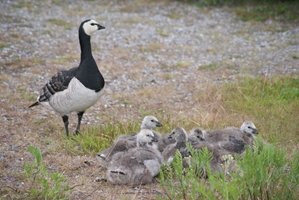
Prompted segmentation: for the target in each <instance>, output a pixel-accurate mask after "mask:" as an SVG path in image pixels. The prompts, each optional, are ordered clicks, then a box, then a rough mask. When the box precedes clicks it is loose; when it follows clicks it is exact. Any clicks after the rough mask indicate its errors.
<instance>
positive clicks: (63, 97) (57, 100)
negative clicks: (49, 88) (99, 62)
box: [49, 77, 104, 115]
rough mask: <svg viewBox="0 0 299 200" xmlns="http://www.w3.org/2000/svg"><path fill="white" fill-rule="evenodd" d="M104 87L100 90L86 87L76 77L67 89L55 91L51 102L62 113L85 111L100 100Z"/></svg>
mask: <svg viewBox="0 0 299 200" xmlns="http://www.w3.org/2000/svg"><path fill="white" fill-rule="evenodd" d="M103 89H104V88H103ZM103 89H102V90H101V91H99V92H95V91H94V90H91V89H88V88H86V87H85V86H84V85H83V84H82V83H81V82H80V81H79V80H78V79H77V78H75V77H74V78H73V79H72V80H71V81H70V83H69V86H68V88H67V89H65V90H63V91H61V92H57V93H55V94H54V95H53V96H52V97H51V98H50V101H49V104H50V106H51V107H52V108H53V109H54V110H55V111H56V112H58V113H59V114H60V115H68V114H70V113H71V112H80V111H85V110H86V109H87V108H89V107H91V106H92V105H94V104H95V103H96V102H97V101H98V100H99V98H100V97H101V95H102V94H103Z"/></svg>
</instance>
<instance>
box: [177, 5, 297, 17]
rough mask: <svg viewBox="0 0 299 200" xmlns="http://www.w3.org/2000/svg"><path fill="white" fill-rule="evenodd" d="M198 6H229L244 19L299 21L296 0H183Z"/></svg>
mask: <svg viewBox="0 0 299 200" xmlns="http://www.w3.org/2000/svg"><path fill="white" fill-rule="evenodd" d="M181 1H183V2H186V3H191V4H195V5H197V6H229V7H233V8H234V10H235V14H236V15H237V16H238V17H239V18H240V19H241V20H243V21H251V20H253V21H265V20H267V19H273V20H279V21H298V19H299V2H298V1H295V0H285V1H281V0H263V1H258V0H181Z"/></svg>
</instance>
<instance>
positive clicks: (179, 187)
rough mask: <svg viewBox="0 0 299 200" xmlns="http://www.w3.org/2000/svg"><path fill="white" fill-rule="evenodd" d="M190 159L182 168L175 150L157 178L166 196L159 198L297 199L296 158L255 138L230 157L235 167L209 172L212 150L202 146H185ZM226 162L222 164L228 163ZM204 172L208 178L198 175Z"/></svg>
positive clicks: (298, 171)
mask: <svg viewBox="0 0 299 200" xmlns="http://www.w3.org/2000/svg"><path fill="white" fill-rule="evenodd" d="M188 148H189V150H190V152H191V155H192V162H188V161H187V162H188V163H189V167H188V168H185V169H184V168H183V167H182V164H183V158H182V157H181V154H180V153H179V152H177V154H176V156H175V158H174V160H173V163H172V168H169V167H167V170H165V168H162V169H161V170H160V177H159V179H158V181H159V183H160V184H161V186H162V188H163V189H164V192H165V193H166V196H162V197H160V196H157V198H158V199H209V200H216V199H225V200H230V199H233V200H234V199H236V200H237V199H250V200H254V199H298V198H299V188H298V181H299V157H298V152H296V151H294V153H293V156H292V158H290V159H287V155H286V152H285V150H283V149H279V148H277V147H275V146H274V145H270V144H268V145H264V144H263V142H262V141H260V140H256V142H255V145H254V147H253V150H251V149H250V148H247V149H246V152H245V153H244V155H243V156H236V157H235V160H230V162H229V163H230V164H232V163H235V164H236V165H235V170H234V171H232V172H230V173H227V172H225V171H219V172H215V173H212V172H211V168H210V165H209V163H210V161H211V160H212V156H213V155H212V153H211V152H209V151H208V149H207V148H204V149H203V150H201V151H195V150H194V149H192V147H191V145H190V146H189V147H188ZM227 164H228V163H225V165H227ZM198 172H205V173H206V174H207V178H203V177H202V176H201V175H202V173H198Z"/></svg>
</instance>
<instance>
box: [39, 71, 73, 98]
mask: <svg viewBox="0 0 299 200" xmlns="http://www.w3.org/2000/svg"><path fill="white" fill-rule="evenodd" d="M76 70H77V67H75V68H72V69H70V70H63V71H60V72H58V73H57V74H55V75H54V76H53V77H52V78H51V79H50V80H49V81H48V82H47V83H46V85H45V86H44V87H43V88H42V93H41V95H40V97H39V99H38V101H39V102H43V101H49V99H50V98H51V96H52V95H54V94H55V93H56V92H60V91H63V90H65V89H66V88H67V86H68V84H69V83H70V81H71V79H72V78H73V77H75V74H76Z"/></svg>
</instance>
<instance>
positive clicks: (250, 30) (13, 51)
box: [0, 0, 299, 199]
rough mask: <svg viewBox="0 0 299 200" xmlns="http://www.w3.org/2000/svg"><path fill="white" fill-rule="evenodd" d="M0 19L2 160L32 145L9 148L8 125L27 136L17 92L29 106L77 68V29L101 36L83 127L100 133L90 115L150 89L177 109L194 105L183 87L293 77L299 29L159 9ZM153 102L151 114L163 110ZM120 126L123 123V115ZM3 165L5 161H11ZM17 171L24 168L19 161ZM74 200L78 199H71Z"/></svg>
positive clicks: (224, 13) (217, 11) (47, 10)
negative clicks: (100, 89) (95, 26)
mask: <svg viewBox="0 0 299 200" xmlns="http://www.w3.org/2000/svg"><path fill="white" fill-rule="evenodd" d="M0 16H1V19H0V21H1V24H0V34H1V39H0V55H1V56H0V70H1V71H0V86H1V91H2V90H3V91H4V92H3V93H2V94H1V101H0V105H1V106H0V107H1V108H0V110H1V119H0V120H2V121H0V123H1V124H4V127H2V128H0V129H1V132H2V133H1V138H0V139H1V140H3V141H4V142H5V144H9V145H6V146H5V145H2V147H1V152H0V153H1V154H0V159H4V158H5V157H7V156H8V153H7V152H6V151H7V149H8V148H9V149H10V151H12V146H13V145H14V148H16V149H18V150H17V152H20V151H23V150H24V148H25V146H26V145H27V144H28V143H30V142H29V141H26V139H25V140H24V141H23V142H24V144H19V143H17V142H14V141H13V140H14V138H15V137H16V136H15V135H17V134H18V130H16V129H15V128H13V127H12V126H11V125H12V124H14V126H15V125H21V126H23V129H22V130H23V131H24V132H27V133H31V132H33V131H32V130H31V128H30V126H28V124H26V122H23V121H24V120H23V119H24V116H25V117H27V115H28V110H27V109H26V108H25V107H24V105H29V104H30V101H28V98H27V99H26V98H25V100H24V102H21V104H22V103H23V104H24V105H22V106H21V105H16V104H14V105H11V102H15V101H18V102H20V101H23V100H22V99H20V97H19V96H17V93H18V92H20V91H23V92H24V91H25V93H24V94H25V96H26V95H28V96H29V97H30V94H31V96H32V95H33V96H34V98H36V97H35V96H36V95H37V94H38V91H39V89H40V88H41V87H42V86H43V85H44V83H45V82H46V80H47V79H48V78H50V77H51V76H52V75H54V74H55V73H56V72H57V71H58V70H62V69H67V68H71V67H74V66H77V65H78V62H79V59H80V58H79V50H80V49H79V45H78V35H77V29H78V26H79V24H80V23H81V21H83V20H84V19H88V18H93V19H95V20H96V21H98V22H99V23H100V24H101V25H103V26H105V27H106V29H105V30H103V31H100V32H97V33H95V34H94V35H93V36H92V46H93V55H94V57H95V59H96V60H97V63H98V65H99V68H100V70H101V72H102V73H103V75H104V77H105V79H106V80H107V83H108V84H107V87H106V95H104V97H103V99H102V100H101V102H102V104H101V105H99V104H97V106H95V107H94V108H92V109H91V111H90V112H89V113H87V114H86V117H85V118H84V122H83V123H85V124H88V123H91V124H95V123H104V122H103V121H100V120H99V119H98V117H96V116H94V115H93V114H94V113H95V112H98V111H99V110H102V111H103V110H104V111H106V110H105V109H107V110H108V109H109V108H110V113H112V112H114V111H118V109H121V108H122V107H125V106H127V104H125V103H123V98H121V95H122V94H126V95H127V94H128V93H138V92H140V91H141V92H142V91H146V90H153V89H155V88H162V89H157V91H158V92H157V94H158V95H159V92H160V93H161V92H162V93H163V88H167V86H169V87H170V86H173V88H175V90H173V91H168V93H169V95H168V96H169V97H168V98H167V101H168V102H169V103H171V104H172V106H176V105H177V106H183V103H186V102H191V101H192V94H193V92H194V91H190V90H188V86H189V85H194V87H195V86H196V85H197V84H200V83H210V82H213V83H215V82H216V83H218V82H219V83H221V82H227V81H231V80H237V79H240V78H242V77H244V76H253V77H254V76H273V75H282V74H298V72H299V63H298V58H299V26H298V24H294V23H292V24H288V23H280V22H275V21H270V20H269V21H266V22H242V21H240V20H239V19H238V18H237V17H236V16H235V15H234V12H233V9H232V8H213V9H208V8H197V7H194V6H189V5H186V4H182V3H179V2H175V1H166V0H165V1H163V0H161V1H152V2H150V1H147V0H144V1H137V0H135V1H129V0H123V1H115V0H114V1H106V0H104V1H71V0H64V1H55V0H52V1H51V0H48V1H44V2H40V1H30V0H27V1H26V0H18V1H9V0H4V1H1V3H0ZM195 88H196V87H195ZM118 94H119V95H120V96H117V95H118ZM23 97H24V95H23ZM154 99H156V101H155V102H153V103H152V104H159V103H161V102H164V101H165V99H164V100H163V99H158V98H154ZM13 100H14V101H13ZM136 101H138V99H136ZM15 103H16V102H15ZM138 103H140V102H138ZM133 104H134V103H133ZM16 109H17V110H18V111H17V112H16ZM12 110H13V111H14V112H16V113H17V114H16V113H14V114H12V113H11V112H12ZM33 113H34V116H33V117H35V119H39V118H47V117H48V113H49V111H48V110H46V109H43V108H41V110H40V111H34V112H31V114H33ZM52 114H53V112H52ZM107 115H108V114H107ZM119 115H120V114H119ZM56 117H57V116H56ZM121 117H124V118H125V117H127V116H126V114H124V113H121ZM125 120H126V119H125ZM8 121H10V122H9V125H7V124H8ZM11 121H13V122H14V123H13V122H11ZM58 123H60V122H58ZM61 126H62V125H61ZM3 141H1V143H2V142H3ZM8 146H9V147H8ZM25 149H26V148H25ZM9 155H11V160H13V159H14V158H16V156H17V154H16V155H14V156H12V153H11V154H9ZM80 159H81V160H82V159H84V158H80ZM13 163H14V162H13ZM14 165H17V166H19V169H20V168H22V162H21V161H20V160H17V161H16V162H15V164H14ZM2 168H3V169H4V170H6V169H7V168H5V166H3V165H2ZM1 177H2V179H3V176H1ZM1 177H0V179H1ZM3 180H4V179H3ZM5 180H8V179H5ZM0 183H2V184H3V183H4V184H5V181H1V182H0ZM80 194H81V193H80V191H77V192H74V194H73V196H74V198H75V197H78V196H80ZM80 197H82V196H80ZM90 198H91V199H94V198H95V197H94V196H91V197H90Z"/></svg>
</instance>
